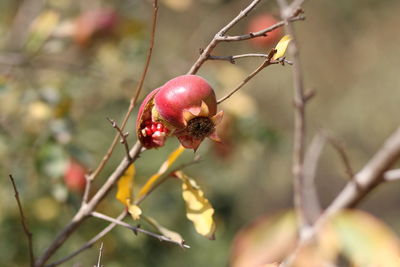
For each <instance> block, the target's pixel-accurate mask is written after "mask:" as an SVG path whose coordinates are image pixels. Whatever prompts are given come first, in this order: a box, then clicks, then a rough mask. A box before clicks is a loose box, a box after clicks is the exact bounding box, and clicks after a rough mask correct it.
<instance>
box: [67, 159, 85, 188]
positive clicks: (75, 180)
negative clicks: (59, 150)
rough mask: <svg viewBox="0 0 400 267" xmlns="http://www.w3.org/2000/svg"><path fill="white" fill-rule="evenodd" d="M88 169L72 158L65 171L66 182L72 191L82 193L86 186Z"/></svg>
mask: <svg viewBox="0 0 400 267" xmlns="http://www.w3.org/2000/svg"><path fill="white" fill-rule="evenodd" d="M86 173H87V169H86V168H85V166H83V165H82V164H81V163H79V162H78V161H76V160H75V159H72V158H71V159H70V160H69V163H68V166H67V169H66V170H65V173H64V182H65V185H66V186H67V188H68V189H69V190H70V191H73V192H78V193H82V192H83V191H84V189H85V186H86V178H85V175H86Z"/></svg>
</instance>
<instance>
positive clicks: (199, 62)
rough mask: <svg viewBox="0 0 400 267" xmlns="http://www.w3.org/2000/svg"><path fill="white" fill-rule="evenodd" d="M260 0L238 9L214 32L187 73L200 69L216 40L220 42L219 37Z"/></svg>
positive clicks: (194, 72)
mask: <svg viewBox="0 0 400 267" xmlns="http://www.w3.org/2000/svg"><path fill="white" fill-rule="evenodd" d="M260 1H261V0H253V1H252V2H251V3H250V4H249V5H248V6H247V7H246V8H245V9H243V10H242V11H240V13H239V14H238V15H237V16H236V17H235V18H234V19H232V20H231V21H230V22H229V23H228V24H227V25H225V27H223V28H222V29H221V30H220V31H219V32H217V34H215V36H214V38H213V39H212V40H211V42H210V43H209V44H208V45H207V47H206V48H205V49H204V50H203V51H202V53H201V55H200V56H199V58H198V59H197V60H196V62H195V63H194V64H193V66H192V67H191V68H190V70H189V72H188V74H196V73H197V71H198V70H199V69H200V67H201V66H202V65H203V63H204V62H205V61H206V60H207V59H208V57H209V56H210V54H211V52H212V51H213V50H214V48H215V47H216V46H217V44H218V42H220V40H219V38H220V37H222V36H224V34H225V33H226V32H227V31H228V30H229V29H231V28H232V27H233V26H234V25H235V24H236V23H238V22H239V21H240V20H241V19H242V18H244V17H245V16H247V14H248V13H249V12H250V11H251V10H252V9H253V8H254V7H255V6H256V5H257V4H258V3H259V2H260Z"/></svg>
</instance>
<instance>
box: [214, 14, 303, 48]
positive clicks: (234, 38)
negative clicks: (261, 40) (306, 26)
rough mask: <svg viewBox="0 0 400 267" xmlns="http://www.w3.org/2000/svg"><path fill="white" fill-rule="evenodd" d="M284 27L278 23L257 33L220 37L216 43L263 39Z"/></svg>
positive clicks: (291, 19) (301, 17)
mask: <svg viewBox="0 0 400 267" xmlns="http://www.w3.org/2000/svg"><path fill="white" fill-rule="evenodd" d="M304 19H305V16H303V15H300V16H296V17H290V18H289V19H288V20H289V21H290V22H293V21H298V20H304ZM284 25H285V21H280V22H278V23H276V24H274V25H272V26H270V27H268V28H265V29H263V30H261V31H258V32H251V33H248V34H243V35H237V36H221V37H218V41H223V42H232V41H244V40H249V39H253V38H257V37H263V36H268V34H267V33H269V32H272V31H273V30H275V29H277V28H279V27H282V26H284Z"/></svg>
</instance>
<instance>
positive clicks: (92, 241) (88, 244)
mask: <svg viewBox="0 0 400 267" xmlns="http://www.w3.org/2000/svg"><path fill="white" fill-rule="evenodd" d="M127 214H128V212H127V211H126V209H124V211H123V212H122V213H121V214H120V215H118V217H117V218H116V219H117V220H119V221H121V220H123V219H124V218H125V217H126V215H127ZM116 225H117V224H116V223H110V224H109V225H108V226H107V227H106V228H104V229H103V230H102V231H101V232H99V233H98V234H97V235H96V236H94V237H93V238H92V239H90V240H89V241H88V242H86V243H85V244H84V245H83V246H82V247H80V248H79V249H77V250H76V251H74V252H72V253H71V254H69V255H68V256H66V257H64V258H62V259H60V260H58V261H55V262H53V263H50V264H47V265H46V266H45V267H54V266H57V265H60V264H61V263H64V262H66V261H68V260H70V259H72V258H73V257H75V256H76V255H78V254H80V253H81V252H83V251H84V250H86V249H88V248H91V247H92V246H93V245H94V244H95V243H96V242H97V241H99V240H100V239H101V238H103V237H104V236H105V235H106V234H108V233H109V232H110V231H111V230H112V229H114V227H115V226H116Z"/></svg>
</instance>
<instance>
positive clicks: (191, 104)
mask: <svg viewBox="0 0 400 267" xmlns="http://www.w3.org/2000/svg"><path fill="white" fill-rule="evenodd" d="M222 116H223V112H222V111H220V112H219V113H217V100H216V97H215V93H214V90H213V89H212V88H211V86H210V85H209V84H208V82H207V81H206V80H205V79H203V78H201V77H200V76H197V75H182V76H178V77H176V78H174V79H172V80H170V81H168V82H167V83H166V84H164V85H163V86H161V87H159V88H157V89H155V90H153V91H152V92H150V94H148V95H147V97H146V98H145V100H144V101H143V103H142V105H141V106H140V109H139V113H138V118H137V121H136V129H137V131H136V132H137V136H138V139H139V140H140V142H141V143H142V145H143V146H144V147H146V148H154V147H155V148H157V147H161V146H163V145H164V143H165V140H166V138H167V137H168V136H176V137H177V138H178V139H179V141H180V143H181V144H182V146H184V147H186V148H191V149H194V150H196V149H197V148H198V147H199V145H200V144H201V142H202V141H203V140H204V139H205V138H206V137H208V138H210V139H212V140H214V141H219V138H218V136H217V134H216V131H215V126H216V125H217V124H218V123H219V122H220V121H221V119H222Z"/></svg>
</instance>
